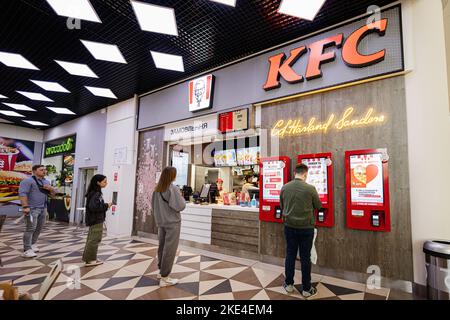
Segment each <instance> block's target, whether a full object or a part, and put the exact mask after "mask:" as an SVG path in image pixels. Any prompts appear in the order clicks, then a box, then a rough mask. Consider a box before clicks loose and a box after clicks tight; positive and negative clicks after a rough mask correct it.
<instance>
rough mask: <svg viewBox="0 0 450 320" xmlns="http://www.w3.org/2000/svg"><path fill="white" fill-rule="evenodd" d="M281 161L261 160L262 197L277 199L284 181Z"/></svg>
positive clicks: (283, 165) (283, 164)
mask: <svg viewBox="0 0 450 320" xmlns="http://www.w3.org/2000/svg"><path fill="white" fill-rule="evenodd" d="M284 167H285V163H284V162H283V161H266V162H263V166H262V169H263V199H264V200H271V201H279V200H280V193H281V188H282V187H283V183H284Z"/></svg>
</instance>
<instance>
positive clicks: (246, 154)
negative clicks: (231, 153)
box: [236, 147, 260, 166]
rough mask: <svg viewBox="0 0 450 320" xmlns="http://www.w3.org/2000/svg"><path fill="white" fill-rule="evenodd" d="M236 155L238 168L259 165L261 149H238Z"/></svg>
mask: <svg viewBox="0 0 450 320" xmlns="http://www.w3.org/2000/svg"><path fill="white" fill-rule="evenodd" d="M236 155H237V164H238V166H246V165H252V164H259V158H260V147H253V148H242V149H237V151H236Z"/></svg>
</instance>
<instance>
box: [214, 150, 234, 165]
mask: <svg viewBox="0 0 450 320" xmlns="http://www.w3.org/2000/svg"><path fill="white" fill-rule="evenodd" d="M214 165H215V166H216V167H233V166H237V160H236V150H234V149H231V150H219V151H216V152H215V153H214Z"/></svg>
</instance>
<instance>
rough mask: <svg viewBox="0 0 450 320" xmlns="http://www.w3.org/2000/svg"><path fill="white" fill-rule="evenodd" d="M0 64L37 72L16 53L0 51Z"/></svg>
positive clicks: (36, 68) (34, 67) (32, 65)
mask: <svg viewBox="0 0 450 320" xmlns="http://www.w3.org/2000/svg"><path fill="white" fill-rule="evenodd" d="M0 62H1V63H3V64H4V65H6V66H8V67H13V68H22V69H30V70H39V68H38V67H36V66H35V65H34V64H32V63H31V62H30V61H28V60H27V59H25V58H24V57H23V56H22V55H20V54H18V53H9V52H3V51H0Z"/></svg>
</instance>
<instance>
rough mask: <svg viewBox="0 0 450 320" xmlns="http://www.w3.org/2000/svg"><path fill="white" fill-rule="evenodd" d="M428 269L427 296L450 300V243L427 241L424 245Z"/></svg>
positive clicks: (432, 298) (433, 298) (431, 298)
mask: <svg viewBox="0 0 450 320" xmlns="http://www.w3.org/2000/svg"><path fill="white" fill-rule="evenodd" d="M423 252H424V253H425V265H426V269H427V296H428V299H430V300H450V241H446V240H434V241H426V242H425V243H424V245H423Z"/></svg>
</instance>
